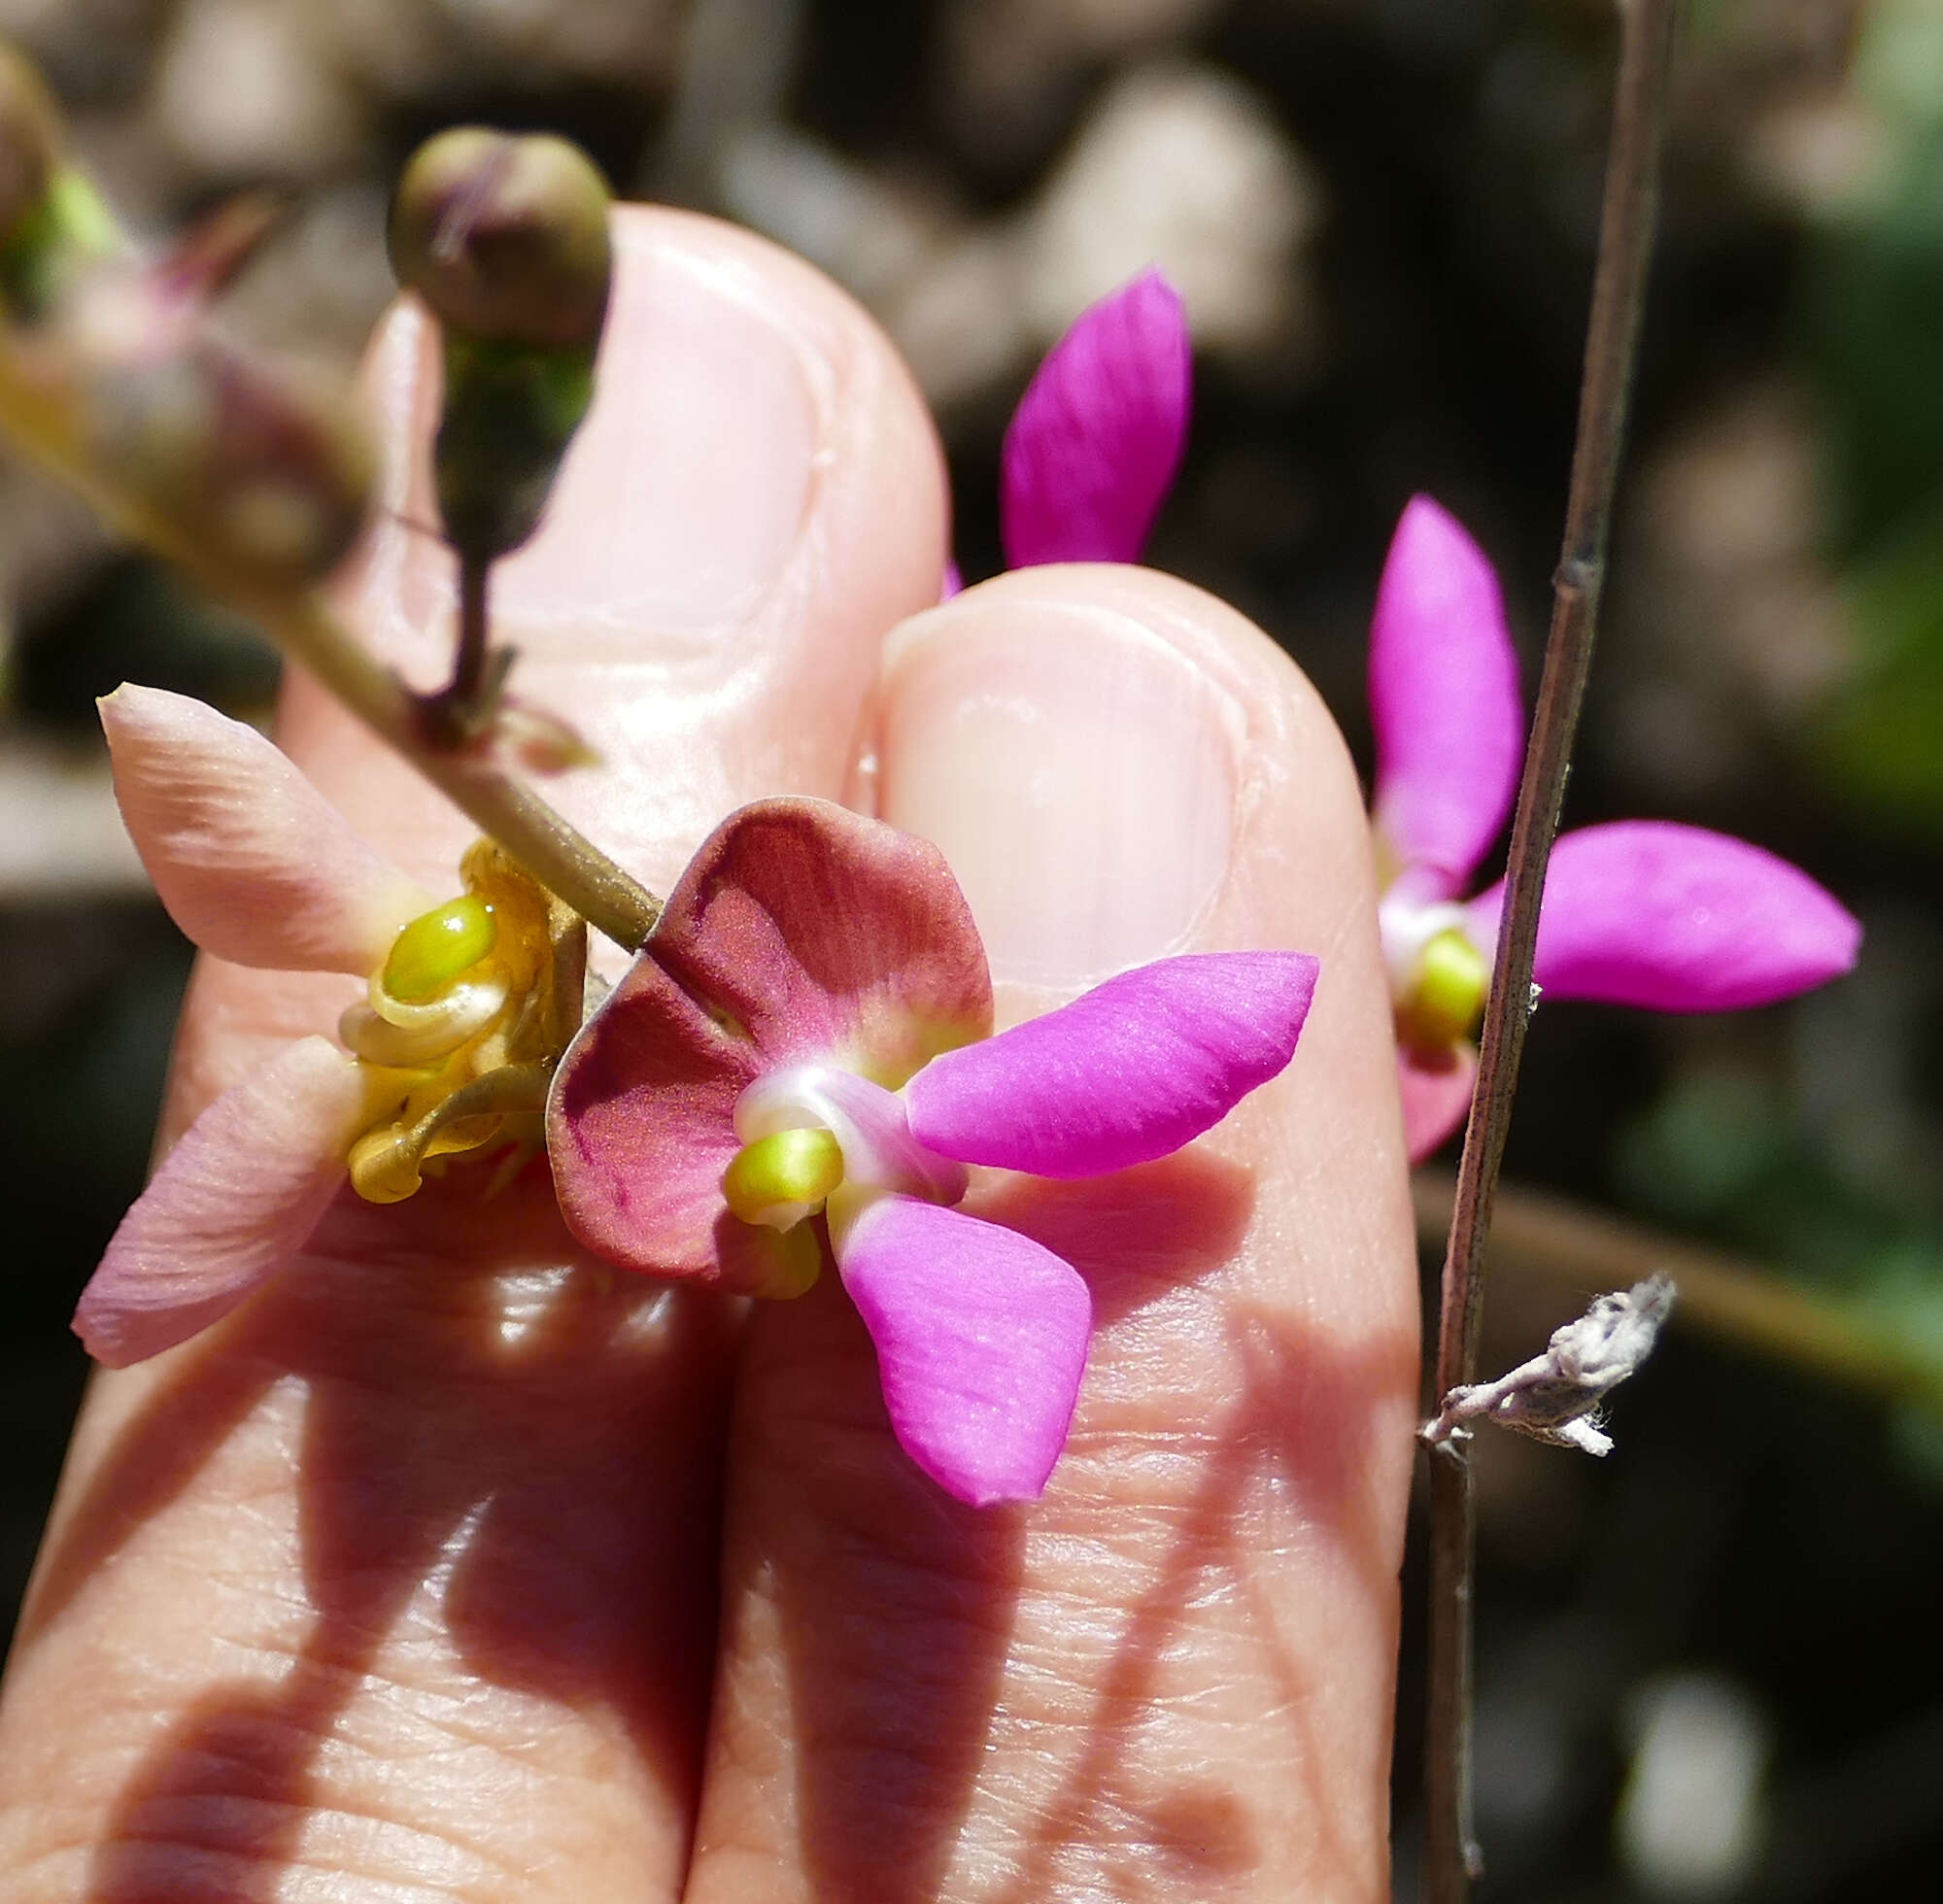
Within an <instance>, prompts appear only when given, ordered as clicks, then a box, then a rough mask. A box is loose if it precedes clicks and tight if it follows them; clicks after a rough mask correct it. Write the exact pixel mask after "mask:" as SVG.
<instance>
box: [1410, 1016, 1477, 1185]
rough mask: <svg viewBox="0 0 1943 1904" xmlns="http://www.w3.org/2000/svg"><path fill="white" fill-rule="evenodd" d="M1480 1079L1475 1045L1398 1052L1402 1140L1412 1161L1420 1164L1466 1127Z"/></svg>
mask: <svg viewBox="0 0 1943 1904" xmlns="http://www.w3.org/2000/svg"><path fill="white" fill-rule="evenodd" d="M1477 1082H1478V1051H1477V1047H1476V1046H1475V1045H1471V1044H1458V1045H1453V1046H1451V1048H1450V1049H1449V1051H1441V1052H1438V1053H1437V1054H1436V1055H1435V1056H1427V1055H1425V1054H1424V1053H1422V1052H1416V1051H1407V1050H1401V1049H1400V1050H1399V1051H1398V1052H1397V1088H1398V1090H1399V1091H1400V1092H1401V1093H1402V1096H1403V1140H1404V1143H1405V1144H1406V1146H1407V1147H1408V1148H1409V1151H1410V1161H1411V1162H1412V1163H1413V1164H1420V1163H1422V1162H1423V1160H1424V1159H1425V1158H1426V1157H1428V1156H1429V1155H1430V1153H1431V1152H1432V1151H1433V1150H1436V1149H1437V1148H1438V1147H1439V1146H1440V1145H1441V1144H1442V1143H1443V1142H1444V1140H1445V1139H1446V1138H1448V1137H1449V1136H1450V1135H1451V1133H1452V1132H1454V1131H1459V1130H1462V1129H1463V1126H1464V1120H1465V1118H1467V1117H1468V1116H1469V1115H1470V1114H1471V1093H1472V1091H1473V1089H1474V1088H1475V1087H1476V1085H1477Z"/></svg>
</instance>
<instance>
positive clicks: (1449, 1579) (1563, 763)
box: [1424, 0, 1674, 1904]
mask: <svg viewBox="0 0 1943 1904" xmlns="http://www.w3.org/2000/svg"><path fill="white" fill-rule="evenodd" d="M1673 18H1674V4H1673V0H1621V6H1620V51H1619V81H1618V85H1617V89H1616V93H1615V100H1614V109H1613V134H1612V145H1611V149H1610V152H1609V154H1608V157H1607V163H1606V192H1605V203H1604V206H1603V209H1602V211H1601V214H1600V223H1599V256H1598V264H1597V268H1596V271H1595V273H1594V277H1593V283H1592V311H1591V321H1590V323H1589V325H1588V328H1587V332H1586V338H1585V381H1584V384H1583V386H1582V389H1581V392H1580V403H1579V431H1578V439H1577V442H1576V444H1575V447H1574V451H1573V460H1572V490H1571V496H1570V499H1569V501H1568V502H1567V505H1566V514H1565V536H1564V546H1563V550H1562V552H1561V555H1560V559H1559V564H1558V569H1557V573H1556V574H1555V575H1554V577H1553V580H1552V586H1553V606H1552V616H1551V635H1550V638H1549V639H1548V641H1547V644H1546V654H1545V671H1544V674H1543V676H1542V678H1541V680H1540V682H1539V690H1538V700H1537V705H1536V708H1535V710H1534V713H1533V718H1532V730H1531V743H1530V746H1529V748H1528V750H1527V752H1526V755H1525V765H1524V777H1523V780H1522V783H1521V784H1520V786H1519V788H1518V802H1517V817H1516V818H1515V819H1514V821H1513V823H1512V844H1511V855H1510V861H1509V866H1508V869H1507V882H1506V896H1505V908H1504V924H1503V928H1502V930H1501V932H1500V934H1499V938H1498V948H1497V959H1496V964H1495V966H1494V968H1493V969H1492V973H1491V991H1490V997H1489V1000H1488V1002H1487V1003H1486V1004H1485V1007H1484V1023H1483V1032H1482V1033H1481V1035H1480V1038H1479V1046H1480V1063H1479V1068H1478V1088H1477V1095H1476V1096H1475V1098H1474V1099H1473V1100H1472V1104H1471V1117H1470V1122H1469V1124H1468V1126H1467V1128H1466V1130H1465V1134H1464V1153H1463V1157H1462V1160H1461V1162H1460V1164H1459V1167H1458V1175H1457V1201H1456V1209H1455V1212H1454V1214H1453V1216H1452V1219H1451V1227H1450V1245H1449V1253H1448V1255H1447V1256H1446V1259H1445V1265H1444V1293H1443V1307H1442V1312H1441V1317H1440V1323H1439V1331H1438V1344H1437V1387H1436V1394H1437V1396H1439V1397H1441V1396H1443V1395H1444V1394H1446V1393H1447V1392H1448V1391H1449V1390H1450V1389H1452V1388H1455V1387H1456V1386H1457V1385H1458V1384H1459V1383H1460V1382H1467V1381H1471V1380H1473V1379H1475V1372H1476V1362H1477V1343H1478V1323H1479V1318H1480V1315H1481V1313H1482V1309H1483V1293H1484V1283H1483V1274H1482V1267H1483V1253H1484V1244H1485V1241H1486V1238H1487V1237H1488V1235H1489V1231H1490V1222H1491V1197H1492V1192H1493V1189H1494V1187H1495V1185H1496V1182H1497V1174H1498V1169H1499V1166H1500V1164H1501V1163H1502V1161H1503V1157H1504V1147H1505V1136H1506V1133H1507V1131H1508V1130H1509V1128H1510V1125H1511V1110H1512V1098H1513V1095H1514V1093H1515V1092H1516V1090H1517V1071H1518V1060H1519V1058H1520V1056H1521V1054H1522V1052H1523V1047H1524V1032H1525V1023H1526V1020H1527V1018H1528V1016H1529V1014H1530V1009H1531V969H1532V952H1533V948H1534V946H1535V944H1536V941H1537V937H1538V908H1539V900H1540V896H1541V895H1542V893H1543V892H1544V888H1545V872H1546V866H1547V863H1548V862H1549V861H1550V859H1551V841H1552V838H1553V836H1554V835H1555V834H1556V833H1557V831H1558V814H1559V808H1560V805H1561V803H1562V801H1563V799H1564V796H1565V775H1566V769H1567V766H1568V765H1569V764H1570V761H1571V754H1572V741H1573V736H1574V734H1575V732H1576V731H1577V729H1578V725H1579V708H1580V703H1581V701H1582V700H1583V698H1584V697H1585V680H1586V676H1587V674H1588V673H1589V672H1590V669H1591V661H1592V642H1593V636H1594V633H1595V631H1596V628H1597V622H1598V608H1599V594H1600V588H1601V585H1602V583H1603V582H1604V579H1605V562H1606V543H1607V531H1608V526H1609V523H1610V520H1611V516H1612V499H1613V488H1614V483H1615V480H1616V478H1617V476H1618V473H1619V450H1620V446H1621V444H1622V442H1623V440H1624V435H1625V422H1626V407H1627V397H1628V395H1629V393H1630V390H1631V384H1632V372H1633V362H1634V357H1635V354H1636V347H1637V343H1638V338H1639V325H1640V313H1641V307H1642V304H1643V300H1644V292H1645V285H1646V271H1647V262H1648V259H1649V257H1650V255H1651V253H1652V249H1653V221H1654V213H1655V210H1656V208H1657V200H1658V175H1659V151H1660V145H1661V139H1662V132H1663V127H1664V120H1665V96H1666V72H1667V65H1668V58H1669V54H1670V52H1671V48H1672V41H1673ZM1474 1547H1475V1526H1474V1513H1473V1506H1472V1494H1471V1472H1470V1464H1469V1461H1468V1459H1467V1458H1466V1455H1465V1452H1464V1448H1463V1445H1462V1443H1460V1442H1455V1441H1452V1442H1449V1443H1446V1444H1444V1445H1441V1446H1440V1447H1439V1448H1438V1449H1436V1450H1435V1451H1434V1452H1433V1454H1432V1456H1431V1460H1430V1575H1431V1580H1430V1668H1429V1712H1428V1718H1427V1732H1426V1738H1425V1772H1424V1802H1425V1826H1424V1830H1425V1843H1424V1859H1425V1863H1424V1868H1425V1877H1426V1882H1427V1888H1428V1894H1429V1897H1430V1899H1431V1904H1464V1900H1465V1899H1467V1898H1468V1897H1469V1895H1470V1888H1471V1882H1472V1879H1473V1878H1474V1877H1475V1876H1476V1875H1477V1873H1478V1869H1479V1859H1478V1850H1477V1846H1476V1844H1475V1842H1474V1841H1473V1838H1472V1833H1471V1766H1470V1723H1471V1671H1472V1662H1471V1597H1472V1564H1473V1553H1474Z"/></svg>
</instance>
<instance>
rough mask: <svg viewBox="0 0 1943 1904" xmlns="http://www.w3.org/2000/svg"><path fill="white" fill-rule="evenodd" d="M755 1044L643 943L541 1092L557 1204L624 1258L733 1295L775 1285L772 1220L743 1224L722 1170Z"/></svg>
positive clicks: (602, 1252)
mask: <svg viewBox="0 0 1943 1904" xmlns="http://www.w3.org/2000/svg"><path fill="white" fill-rule="evenodd" d="M758 1069H759V1061H758V1056H757V1052H756V1050H755V1047H754V1046H753V1045H751V1044H750V1042H749V1040H748V1039H747V1038H746V1037H742V1036H740V1034H739V1033H737V1032H735V1031H733V1030H732V1029H730V1028H728V1027H725V1026H724V1025H722V1024H721V1023H720V1022H719V1021H718V1020H717V1019H716V1018H715V1017H713V1016H712V1015H711V1014H710V1013H709V1012H708V1011H706V1010H705V1009H704V1008H703V1007H702V1006H701V1005H700V1004H699V1003H697V1001H696V1000H695V999H694V998H692V997H691V996H690V995H689V994H688V993H687V992H685V991H683V990H682V988H681V987H680V986H679V985H677V984H676V983H675V982H674V980H673V979H671V978H670V977H669V976H668V975H667V973H666V972H665V970H663V969H662V968H661V967H660V966H659V965H657V964H656V962H655V961H654V959H653V958H652V957H650V956H648V955H646V954H643V955H642V956H641V957H640V958H639V959H636V960H635V961H634V963H633V965H632V966H631V968H630V969H629V971H628V973H627V975H626V976H625V977H624V978H623V979H622V980H621V982H620V984H619V985H617V986H616V987H615V988H614V991H613V993H612V994H611V995H610V996H609V998H608V999H607V1001H606V1003H604V1004H603V1005H602V1006H601V1007H600V1009H599V1010H598V1011H597V1013H596V1014H595V1015H594V1017H593V1018H591V1019H590V1020H589V1021H588V1023H587V1024H586V1025H585V1026H584V1027H583V1028H582V1030H581V1032H580V1035H579V1036H578V1037H576V1038H575V1039H574V1041H573V1042H572V1044H571V1045H569V1046H568V1047H567V1052H566V1056H565V1057H564V1058H563V1059H562V1061H561V1065H560V1069H559V1071H556V1072H555V1074H554V1081H553V1089H552V1091H551V1093H550V1094H549V1096H548V1099H547V1156H548V1159H549V1160H550V1161H551V1163H552V1165H553V1180H554V1191H555V1194H556V1196H557V1197H558V1199H559V1202H560V1210H561V1214H562V1216H563V1217H564V1218H565V1219H566V1227H567V1228H568V1229H569V1230H571V1231H572V1232H573V1234H574V1236H575V1237H577V1238H578V1239H579V1240H580V1241H582V1242H583V1243H585V1244H586V1245H587V1247H588V1248H589V1249H591V1250H593V1251H594V1252H595V1254H596V1255H597V1256H601V1257H604V1258H605V1259H606V1260H607V1261H608V1262H610V1263H614V1264H618V1265H619V1266H620V1267H621V1268H622V1269H625V1270H638V1271H641V1272H644V1273H645V1274H647V1275H662V1276H678V1277H683V1278H688V1279H693V1280H696V1281H699V1282H706V1283H712V1284H714V1285H716V1286H718V1287H721V1288H725V1289H730V1290H733V1291H736V1292H738V1293H741V1294H748V1295H761V1294H764V1293H767V1292H770V1291H772V1290H774V1289H775V1287H776V1285H777V1283H778V1281H779V1280H780V1279H782V1277H783V1275H784V1268H783V1265H782V1263H781V1261H780V1260H779V1250H780V1247H781V1245H780V1240H779V1239H778V1238H777V1236H776V1234H775V1232H774V1231H772V1230H766V1229H759V1228H755V1227H753V1226H751V1225H749V1224H746V1223H741V1222H738V1221H736V1219H735V1218H734V1217H733V1215H731V1214H730V1211H729V1207H728V1205H727V1204H726V1203H724V1202H723V1199H722V1173H723V1172H724V1171H725V1170H727V1169H728V1168H729V1165H730V1163H731V1162H732V1161H733V1158H734V1155H735V1153H736V1151H737V1150H738V1149H739V1148H740V1147H741V1145H740V1141H739V1139H737V1138H736V1136H735V1125H734V1116H735V1101H736V1099H737V1098H739V1097H740V1096H741V1094H742V1092H743V1091H744V1089H746V1088H747V1086H748V1085H749V1084H751V1083H752V1082H753V1081H754V1080H755V1077H756V1074H757V1071H758Z"/></svg>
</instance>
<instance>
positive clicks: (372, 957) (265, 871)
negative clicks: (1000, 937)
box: [100, 686, 432, 978]
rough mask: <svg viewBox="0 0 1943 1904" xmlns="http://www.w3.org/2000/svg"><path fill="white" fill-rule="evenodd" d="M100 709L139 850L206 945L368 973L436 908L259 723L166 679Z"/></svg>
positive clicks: (184, 922) (258, 961) (247, 959)
mask: <svg viewBox="0 0 1943 1904" xmlns="http://www.w3.org/2000/svg"><path fill="white" fill-rule="evenodd" d="M100 707H101V725H102V728H103V730H104V731H106V733H107V735H108V751H109V753H110V755H111V756H112V757H113V760H114V765H115V797H116V799H118V800H119V801H120V803H121V817H122V819H123V821H124V822H125V823H126V824H127V828H128V833H129V835H130V837H131V838H132V839H133V840H134V842H135V850H136V851H137V852H138V853H140V854H141V856H142V864H143V865H144V866H146V867H148V868H149V876H150V877H151V878H152V879H153V881H154V882H155V890H156V892H157V893H159V894H160V895H161V899H162V903H163V904H164V905H165V906H167V907H168V909H169V915H170V917H171V918H173V919H174V920H175V922H176V924H177V925H178V926H180V927H181V928H182V929H183V931H184V932H185V933H186V934H187V935H188V936H189V937H190V938H192V939H193V940H194V941H195V942H196V944H198V945H199V946H201V947H202V948H203V950H204V951H206V952H213V953H215V954H216V956H217V957H218V958H219V959H227V960H228V961H230V963H231V964H233V965H239V966H263V967H267V968H269V969H272V970H277V971H348V972H354V973H356V974H357V975H358V977H360V978H361V977H362V976H364V975H365V974H366V973H367V972H369V971H370V970H371V969H373V968H374V967H376V966H378V965H380V964H381V963H382V962H383V961H384V958H385V955H386V953H387V952H388V951H389V950H390V949H391V944H392V938H393V937H394V936H395V935H396V934H397V932H398V929H399V928H400V927H401V926H403V925H404V924H405V923H406V922H407V921H408V920H410V919H413V918H415V917H416V916H417V915H418V914H419V913H421V912H423V911H425V910H426V908H427V907H428V906H429V905H431V903H432V899H431V896H430V895H429V894H428V893H426V892H425V891H424V890H423V889H422V888H421V887H419V886H418V885H416V884H415V883H414V882H413V881H412V880H410V879H407V878H406V877H405V875H404V874H403V873H402V872H399V871H398V870H397V869H396V868H395V867H390V866H388V865H386V863H385V862H384V861H383V860H381V859H380V858H379V857H378V856H377V854H375V853H374V852H372V850H371V849H370V847H368V846H367V845H365V843H364V842H363V840H361V839H360V838H359V837H358V834H357V833H354V832H353V831H352V829H351V825H350V823H349V822H348V821H347V820H346V819H345V818H344V816H343V815H342V814H341V813H339V812H338V811H337V809H336V808H335V807H334V806H332V805H331V804H330V802H329V801H328V800H326V799H324V796H323V795H322V794H320V793H319V792H318V791H317V789H316V788H315V787H313V786H312V785H311V783H310V782H309V781H308V780H306V779H305V778H304V777H303V775H302V774H301V773H300V772H298V771H297V769H296V767H295V766H293V765H291V764H290V760H289V759H288V758H287V757H286V756H285V755H284V754H283V753H282V752H281V751H280V750H279V749H277V748H276V747H274V746H272V745H271V744H270V742H269V741H267V740H265V739H264V738H263V736H262V735H261V734H259V733H258V732H256V730H255V729H254V728H249V727H246V726H245V725H244V724H243V723H242V722H241V721H232V720H229V719H228V718H227V717H226V716H224V715H222V714H219V713H218V712H217V711H216V709H215V708H213V707H210V706H208V705H206V704H205V703H204V702H202V701H199V700H194V699H191V698H190V697H188V696H187V695H172V694H168V693H165V692H164V691H163V690H161V689H159V688H138V687H132V686H129V687H121V688H118V689H117V690H116V691H115V692H114V693H113V694H112V695H109V696H107V697H105V698H104V699H103V700H102V701H101V703H100Z"/></svg>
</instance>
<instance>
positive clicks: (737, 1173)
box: [722, 1130, 843, 1230]
mask: <svg viewBox="0 0 1943 1904" xmlns="http://www.w3.org/2000/svg"><path fill="white" fill-rule="evenodd" d="M842 1181H843V1149H842V1146H841V1145H840V1144H838V1142H837V1141H836V1139H835V1137H833V1136H832V1135H831V1133H830V1132H828V1131H824V1130H809V1131H778V1132H776V1133H775V1135H774V1136H772V1137H767V1138H759V1139H757V1140H756V1141H755V1142H754V1143H751V1144H745V1145H743V1147H742V1148H741V1149H740V1150H738V1151H737V1152H736V1153H735V1159H734V1162H733V1163H732V1164H731V1165H730V1166H729V1168H728V1169H727V1170H726V1171H724V1172H723V1173H722V1194H723V1196H724V1197H725V1198H726V1199H727V1200H728V1204H729V1207H730V1208H731V1209H732V1210H733V1212H734V1213H735V1214H736V1215H737V1216H739V1217H740V1218H741V1219H742V1221H743V1222H744V1223H767V1225H768V1226H769V1227H770V1228H771V1229H774V1230H787V1229H789V1228H790V1227H791V1225H793V1224H796V1223H801V1221H802V1219H803V1218H804V1217H805V1216H807V1215H809V1214H810V1213H811V1212H812V1211H813V1210H814V1209H815V1208H816V1207H817V1205H819V1204H820V1203H822V1201H823V1200H824V1198H826V1197H827V1196H829V1195H830V1193H831V1192H832V1191H833V1190H835V1188H836V1186H837V1185H838V1184H839V1183H841V1182H842Z"/></svg>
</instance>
